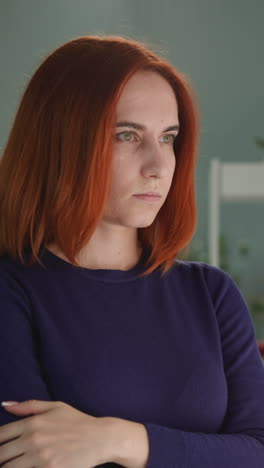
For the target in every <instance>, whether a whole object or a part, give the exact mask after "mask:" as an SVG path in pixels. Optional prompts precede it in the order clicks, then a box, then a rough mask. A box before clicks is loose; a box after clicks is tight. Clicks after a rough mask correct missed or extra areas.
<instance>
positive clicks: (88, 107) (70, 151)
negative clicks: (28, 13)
mask: <svg viewBox="0 0 264 468" xmlns="http://www.w3.org/2000/svg"><path fill="white" fill-rule="evenodd" d="M154 49H155V46H154ZM154 49H153V47H152V46H147V45H146V42H144V43H143V42H139V41H137V40H134V39H131V38H127V37H123V36H122V37H121V36H102V35H89V36H81V37H77V38H74V39H73V40H70V41H69V42H67V43H65V44H62V45H61V46H59V47H58V48H57V49H55V50H54V51H53V52H52V53H50V54H49V55H47V56H46V57H45V59H44V61H43V62H42V63H41V64H40V66H39V67H38V68H37V70H36V71H35V73H34V75H33V76H32V78H31V79H30V81H29V83H28V85H27V87H26V89H25V91H24V93H23V95H22V98H21V101H20V104H19V107H18V110H17V113H16V115H15V118H14V122H13V125H12V127H11V130H10V133H9V136H8V139H7V143H6V146H5V148H4V151H3V154H2V157H1V160H0V214H1V223H0V255H3V254H9V255H11V256H12V257H14V258H16V257H19V259H20V261H21V262H22V263H23V264H25V260H24V258H23V249H27V248H29V249H30V250H31V251H32V257H31V260H30V265H32V264H33V263H35V261H38V262H39V263H40V264H41V265H42V266H43V264H42V262H41V261H40V259H39V257H38V253H39V250H40V248H41V247H42V246H43V247H45V246H46V245H47V244H48V243H50V242H55V243H56V244H57V245H58V246H59V248H60V249H61V251H63V252H64V254H65V255H66V257H67V258H68V259H69V261H70V262H71V263H72V264H73V265H75V266H80V265H79V263H77V261H76V260H75V255H76V254H77V253H78V252H79V251H80V250H81V249H82V248H83V247H85V245H86V244H87V243H88V242H89V239H90V238H91V236H92V235H93V233H94V231H95V229H96V226H97V224H98V223H99V222H100V220H101V218H102V217H103V213H104V209H105V204H106V202H107V198H108V191H109V189H110V182H111V160H112V138H113V137H112V127H113V126H115V111H116V106H117V102H118V99H119V97H120V94H121V93H122V90H123V88H124V86H125V84H126V82H127V81H128V80H129V78H130V77H131V76H132V75H133V74H134V73H135V72H136V71H138V70H152V71H155V72H157V73H159V74H160V75H161V76H163V77H164V78H165V79H166V80H167V81H168V83H169V84H170V85H171V86H172V88H173V90H174V92H175V96H176V99H177V104H178V117H179V124H180V130H179V134H178V137H177V138H176V140H175V143H174V152H175V157H176V158H177V164H176V167H175V171H174V175H173V180H172V184H171V188H170V191H169V193H168V195H167V198H166V200H165V202H164V204H163V205H162V207H161V209H160V210H159V212H158V214H157V216H156V218H155V220H154V222H153V223H152V224H151V225H150V226H148V227H146V228H138V240H139V242H141V244H142V246H143V249H144V248H148V249H149V248H150V250H151V255H150V256H149V258H147V261H146V263H145V264H144V266H145V267H146V266H147V267H148V268H147V269H146V270H145V271H144V273H143V274H142V273H141V275H140V277H143V276H146V275H148V274H150V273H151V272H152V271H153V270H154V269H155V268H157V267H158V268H161V270H162V276H163V275H164V273H166V272H167V271H168V270H169V269H170V268H171V267H172V266H173V264H174V262H175V258H177V257H178V254H179V253H180V251H181V250H183V249H185V248H187V247H188V244H189V243H190V241H191V239H192V237H193V235H194V233H195V230H196V223H197V209H196V198H195V186H194V179H195V166H196V162H197V154H198V135H199V121H200V118H199V112H198V105H197V99H196V95H195V93H194V91H193V89H192V86H191V85H190V84H189V79H188V77H187V76H186V75H184V74H183V73H181V72H179V71H178V70H176V69H175V68H174V67H173V66H172V65H171V64H170V63H169V62H168V61H167V60H166V59H165V58H163V57H162V55H161V54H158V53H157V52H156V51H155V52H154ZM180 263H181V262H179V264H180ZM44 267H45V266H44Z"/></svg>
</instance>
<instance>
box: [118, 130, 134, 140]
mask: <svg viewBox="0 0 264 468" xmlns="http://www.w3.org/2000/svg"><path fill="white" fill-rule="evenodd" d="M121 135H122V136H125V138H124V139H122V138H121V140H120V139H118V141H128V142H130V141H131V138H129V137H130V136H131V135H136V133H135V132H133V131H129V130H127V131H125V132H119V133H116V137H120V136H121ZM127 136H128V138H127Z"/></svg>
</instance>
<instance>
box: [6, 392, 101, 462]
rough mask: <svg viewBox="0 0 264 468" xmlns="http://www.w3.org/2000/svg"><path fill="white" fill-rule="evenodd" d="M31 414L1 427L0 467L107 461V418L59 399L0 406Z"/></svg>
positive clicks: (10, 410)
mask: <svg viewBox="0 0 264 468" xmlns="http://www.w3.org/2000/svg"><path fill="white" fill-rule="evenodd" d="M3 408H5V409H6V410H8V411H9V412H11V413H13V414H16V415H18V416H21V415H26V416H28V415H30V414H33V416H32V417H26V418H24V419H21V420H20V421H15V422H12V423H8V424H5V425H4V426H1V427H0V444H2V445H0V466H2V467H5V468H32V467H34V468H40V467H41V468H44V467H45V468H48V467H55V466H56V467H57V468H76V467H85V468H93V467H95V466H97V465H99V464H103V463H106V462H107V461H109V460H108V459H107V455H106V451H107V440H106V439H107V437H106V436H107V434H108V432H107V431H106V428H107V421H108V418H96V417H94V416H90V415H88V414H86V413H82V412H81V411H79V410H77V409H75V408H73V407H72V406H70V405H68V404H67V403H64V402H61V401H41V400H28V401H24V402H21V403H18V404H15V405H12V406H3Z"/></svg>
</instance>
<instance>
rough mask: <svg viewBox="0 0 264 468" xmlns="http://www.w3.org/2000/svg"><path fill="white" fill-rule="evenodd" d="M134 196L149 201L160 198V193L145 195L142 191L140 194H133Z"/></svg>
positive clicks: (155, 200)
mask: <svg viewBox="0 0 264 468" xmlns="http://www.w3.org/2000/svg"><path fill="white" fill-rule="evenodd" d="M134 197H136V198H139V199H140V200H145V201H149V202H157V201H159V200H160V199H161V196H160V195H146V194H144V193H142V195H134Z"/></svg>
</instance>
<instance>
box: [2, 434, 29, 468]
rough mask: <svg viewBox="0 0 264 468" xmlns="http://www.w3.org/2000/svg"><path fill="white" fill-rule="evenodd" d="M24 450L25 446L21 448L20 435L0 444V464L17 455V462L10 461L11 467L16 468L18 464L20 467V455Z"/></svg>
mask: <svg viewBox="0 0 264 468" xmlns="http://www.w3.org/2000/svg"><path fill="white" fill-rule="evenodd" d="M24 452H25V447H24V448H23V442H22V441H21V439H20V437H19V438H17V439H14V440H12V441H9V442H7V443H5V444H3V445H1V446H0V466H3V465H2V464H3V463H6V462H9V461H10V460H13V459H16V457H19V458H18V463H19V464H18V465H17V463H16V462H15V463H13V462H12V467H13V468H18V466H20V467H21V468H22V465H21V463H20V461H21V458H20V457H21V456H23V454H24ZM19 459H20V460H19ZM4 466H6V465H4Z"/></svg>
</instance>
